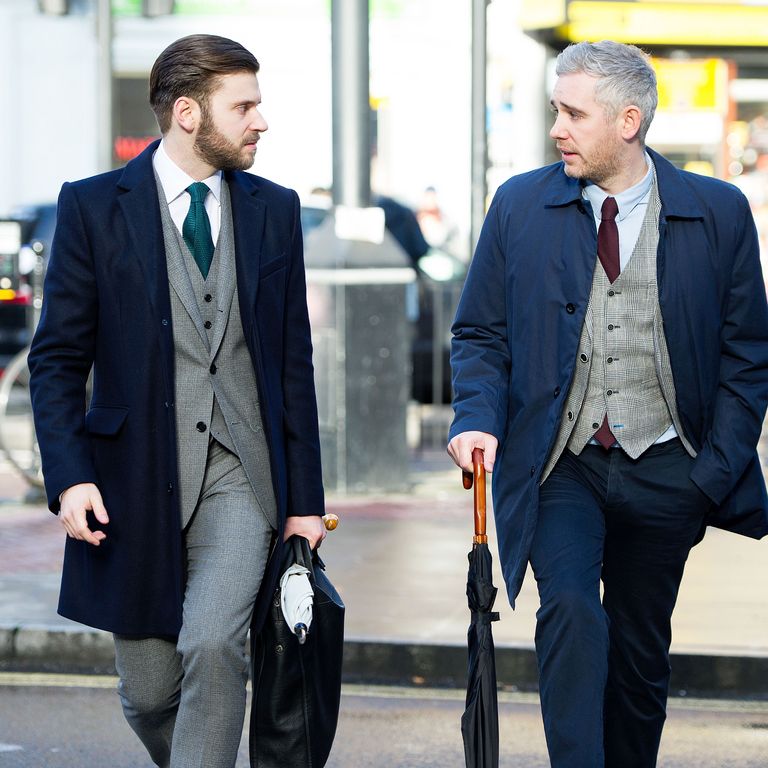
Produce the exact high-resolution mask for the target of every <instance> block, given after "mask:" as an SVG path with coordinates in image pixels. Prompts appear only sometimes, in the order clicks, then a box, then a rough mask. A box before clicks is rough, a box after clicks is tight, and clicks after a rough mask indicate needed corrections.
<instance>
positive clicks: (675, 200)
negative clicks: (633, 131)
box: [544, 147, 704, 219]
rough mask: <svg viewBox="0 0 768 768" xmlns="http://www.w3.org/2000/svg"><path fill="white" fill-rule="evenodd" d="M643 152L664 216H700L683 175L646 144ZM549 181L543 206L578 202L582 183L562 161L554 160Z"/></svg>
mask: <svg viewBox="0 0 768 768" xmlns="http://www.w3.org/2000/svg"><path fill="white" fill-rule="evenodd" d="M646 152H648V154H649V155H650V156H651V160H653V164H654V165H655V166H656V178H657V179H658V183H659V195H660V196H661V203H662V211H661V215H662V216H664V217H670V216H672V217H675V218H680V219H700V218H702V217H703V216H704V209H703V208H702V206H701V203H700V202H699V200H698V199H697V198H695V197H694V196H693V190H692V188H691V186H690V185H689V184H687V183H686V181H685V177H684V176H683V175H682V174H681V173H680V171H679V170H678V169H677V168H675V167H674V166H673V165H672V163H670V162H669V160H665V159H664V158H663V157H662V156H661V155H660V154H659V153H658V152H654V151H653V150H652V149H650V147H646ZM555 168H557V169H558V172H557V173H555V174H554V177H553V179H552V184H551V185H550V187H549V190H548V192H547V195H546V197H545V199H544V206H545V207H559V206H565V205H570V204H572V203H576V204H579V205H581V204H582V185H581V181H580V180H579V179H573V178H571V177H570V176H567V175H566V174H565V172H564V171H563V164H562V163H557V165H556V166H555Z"/></svg>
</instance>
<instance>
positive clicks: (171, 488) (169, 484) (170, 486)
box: [168, 483, 173, 493]
mask: <svg viewBox="0 0 768 768" xmlns="http://www.w3.org/2000/svg"><path fill="white" fill-rule="evenodd" d="M168 493H173V483H168Z"/></svg>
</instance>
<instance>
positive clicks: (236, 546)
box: [115, 441, 273, 768]
mask: <svg viewBox="0 0 768 768" xmlns="http://www.w3.org/2000/svg"><path fill="white" fill-rule="evenodd" d="M272 534H273V531H272V529H271V528H270V526H269V524H268V522H267V521H266V519H265V517H264V515H263V514H262V512H261V508H260V506H259V504H258V502H257V501H256V498H255V496H254V493H253V490H252V488H251V485H250V483H249V482H248V478H247V477H246V475H245V472H244V470H243V467H242V465H241V463H240V460H239V459H238V457H237V456H236V455H235V454H233V453H231V452H230V451H228V450H227V449H226V448H224V447H223V446H222V445H220V444H219V443H217V442H215V441H212V442H211V444H210V447H209V453H208V461H207V465H206V470H205V477H204V479H203V487H202V491H201V493H200V499H199V501H198V504H197V507H196V509H195V512H194V515H193V517H192V519H191V521H190V523H189V525H188V526H187V528H186V529H185V531H184V537H185V548H186V557H187V585H186V592H185V595H184V609H183V623H182V629H181V633H180V635H179V639H178V642H177V643H175V642H173V641H172V640H168V639H163V638H141V639H136V638H131V637H127V636H124V635H115V662H116V667H117V672H118V675H119V676H120V682H119V685H118V691H119V694H120V699H121V701H122V705H123V711H124V713H125V717H126V719H127V720H128V723H129V724H130V726H131V728H133V730H134V731H135V732H136V734H137V735H138V736H139V738H140V739H141V741H142V742H143V743H144V746H145V747H146V748H147V751H148V752H149V754H150V756H151V758H152V760H153V761H154V763H155V765H158V766H163V767H164V768H233V767H234V765H235V762H236V760H237V752H238V747H239V744H240V738H241V735H242V730H243V720H244V716H245V685H246V681H247V678H248V669H247V658H246V654H245V641H246V635H247V632H248V626H249V623H250V619H251V613H252V610H253V605H254V602H255V600H256V595H257V593H258V591H259V586H260V584H261V579H262V576H263V574H264V568H265V565H266V561H267V555H268V552H269V547H270V543H271V540H272Z"/></svg>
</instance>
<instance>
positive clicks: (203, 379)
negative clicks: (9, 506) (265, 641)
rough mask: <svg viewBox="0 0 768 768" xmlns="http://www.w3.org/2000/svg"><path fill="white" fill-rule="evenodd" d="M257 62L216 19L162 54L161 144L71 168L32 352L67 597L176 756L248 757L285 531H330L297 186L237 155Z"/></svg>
mask: <svg viewBox="0 0 768 768" xmlns="http://www.w3.org/2000/svg"><path fill="white" fill-rule="evenodd" d="M258 70H259V64H258V62H257V60H256V59H255V58H254V56H253V55H252V54H251V53H250V52H249V51H247V50H246V49H245V48H243V47H242V46H241V45H239V44H238V43H236V42H233V41H232V40H228V39H225V38H222V37H216V36H213V35H192V36H189V37H185V38H182V39H180V40H177V41H176V42H174V43H172V44H171V45H170V46H169V47H168V48H166V49H165V51H163V53H161V54H160V56H159V58H158V59H157V61H156V62H155V64H154V66H153V68H152V72H151V75H150V103H151V105H152V108H153V110H154V112H155V115H156V117H157V120H158V123H159V125H160V130H161V133H162V140H161V141H156V142H154V143H153V144H152V145H151V146H149V147H148V148H147V149H146V150H145V151H144V152H142V153H141V154H140V155H139V156H138V157H137V158H136V159H134V160H132V161H131V162H130V163H129V164H128V165H127V166H126V167H125V168H124V169H120V170H117V171H112V172H110V173H106V174H103V175H100V176H96V177H94V178H90V179H86V180H83V181H78V182H75V183H71V184H65V185H64V187H63V189H62V191H61V195H60V197H59V208H58V217H59V218H58V226H57V230H56V235H55V238H54V247H53V251H52V254H53V255H52V257H51V262H50V265H49V268H48V274H47V278H46V282H45V303H44V307H43V312H42V318H41V321H40V325H39V328H38V330H37V333H36V335H35V338H34V341H33V344H32V351H31V353H30V355H29V366H30V370H31V373H32V379H31V389H32V398H33V405H34V412H35V425H36V428H37V435H38V439H39V442H40V449H41V453H42V458H43V470H44V474H45V481H46V489H47V493H48V502H49V506H50V508H51V510H52V511H53V512H57V513H58V515H59V518H60V519H61V522H62V523H63V524H64V527H65V528H66V531H67V534H68V539H67V543H66V554H65V560H64V572H63V577H62V586H61V595H60V602H59V612H60V613H61V614H62V615H63V616H67V617H68V618H70V619H74V620H75V621H80V622H83V623H85V624H89V625H91V626H94V627H99V628H101V629H105V630H109V631H111V632H113V633H114V637H115V651H116V666H117V670H118V673H119V676H120V683H119V692H120V698H121V700H122V704H123V709H124V712H125V715H126V718H127V719H128V722H129V723H130V725H131V727H132V728H133V729H134V730H135V731H136V733H137V734H138V736H139V738H140V739H141V740H142V742H143V743H144V745H145V746H146V748H147V750H148V752H149V754H150V755H151V758H152V760H153V761H154V763H155V764H156V765H159V766H172V767H173V768H190V766H193V765H198V766H205V768H232V767H233V766H234V765H235V761H236V759H237V752H238V746H239V743H240V737H241V734H242V728H243V718H244V712H245V683H246V678H247V665H246V655H245V652H244V648H245V639H246V633H247V631H248V628H249V626H250V627H251V631H257V630H258V628H259V626H260V625H261V623H262V621H263V619H264V615H265V612H266V611H267V609H268V606H269V603H270V599H271V596H272V593H273V590H274V587H275V582H276V577H277V572H276V568H277V567H278V566H279V564H280V562H281V560H282V557H281V554H280V549H281V547H280V542H282V541H283V540H284V539H285V538H287V537H288V536H290V535H291V534H294V533H296V534H300V535H303V536H306V538H307V539H309V541H310V543H311V544H312V546H315V545H316V544H317V543H318V542H319V541H320V540H321V539H322V537H323V536H324V535H325V530H324V528H323V525H322V521H321V518H320V515H322V512H323V490H322V485H321V473H320V455H319V454H320V451H319V438H318V426H317V410H316V404H315V392H314V385H313V372H312V360H311V343H310V332H309V325H308V320H307V308H306V294H305V285H304V265H303V253H302V237H301V227H300V223H299V201H298V197H297V196H296V194H295V193H294V192H293V191H292V190H288V189H285V188H283V187H280V186H278V185H276V184H273V183H272V182H270V181H267V180H266V179H263V178H259V177H258V176H254V175H251V174H248V173H243V171H245V170H246V169H248V168H250V167H251V165H252V164H253V160H254V156H255V153H256V145H257V142H258V141H259V140H260V138H261V136H262V134H263V133H264V131H266V130H267V123H266V122H265V120H264V118H263V117H262V115H261V112H260V107H259V105H260V102H261V94H260V90H259V83H258V79H257V72H258ZM91 367H93V396H92V400H91V402H90V405H89V407H88V409H87V411H86V409H85V408H84V405H85V398H86V395H85V392H86V389H85V388H86V379H87V378H88V373H89V371H90V369H91ZM270 554H271V559H270V560H269V563H270V565H269V566H267V560H268V557H269V556H270ZM297 695H298V692H297Z"/></svg>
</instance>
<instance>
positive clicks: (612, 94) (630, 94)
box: [555, 40, 658, 144]
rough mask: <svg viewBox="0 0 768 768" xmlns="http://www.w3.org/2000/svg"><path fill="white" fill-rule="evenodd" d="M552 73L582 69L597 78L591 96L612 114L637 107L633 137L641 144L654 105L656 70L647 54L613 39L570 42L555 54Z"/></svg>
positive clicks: (568, 73)
mask: <svg viewBox="0 0 768 768" xmlns="http://www.w3.org/2000/svg"><path fill="white" fill-rule="evenodd" d="M555 72H556V73H557V75H558V76H559V75H572V74H578V73H582V72H583V73H584V74H586V75H590V76H592V77H595V78H597V83H596V84H595V99H596V101H597V102H598V103H599V104H601V105H602V106H603V107H605V108H606V109H607V110H608V111H609V113H611V114H612V115H614V116H615V115H618V113H619V112H620V111H621V110H622V109H623V108H624V107H627V106H629V105H630V104H634V105H636V106H637V107H639V108H640V112H641V113H642V118H641V121H640V130H638V132H637V136H638V138H639V139H640V143H641V144H645V135H646V134H647V133H648V128H649V127H650V125H651V121H652V120H653V116H654V114H655V112H656V105H657V104H658V94H657V91H656V73H655V72H654V71H653V67H652V66H651V63H650V57H649V56H648V54H646V53H644V52H643V51H641V50H640V49H639V48H638V47H637V46H634V45H626V44H624V43H615V42H614V41H613V40H602V41H601V42H599V43H587V42H583V43H573V44H572V45H569V46H568V47H567V48H566V49H565V50H564V51H563V52H562V53H560V55H559V56H558V57H557V61H556V66H555Z"/></svg>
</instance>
